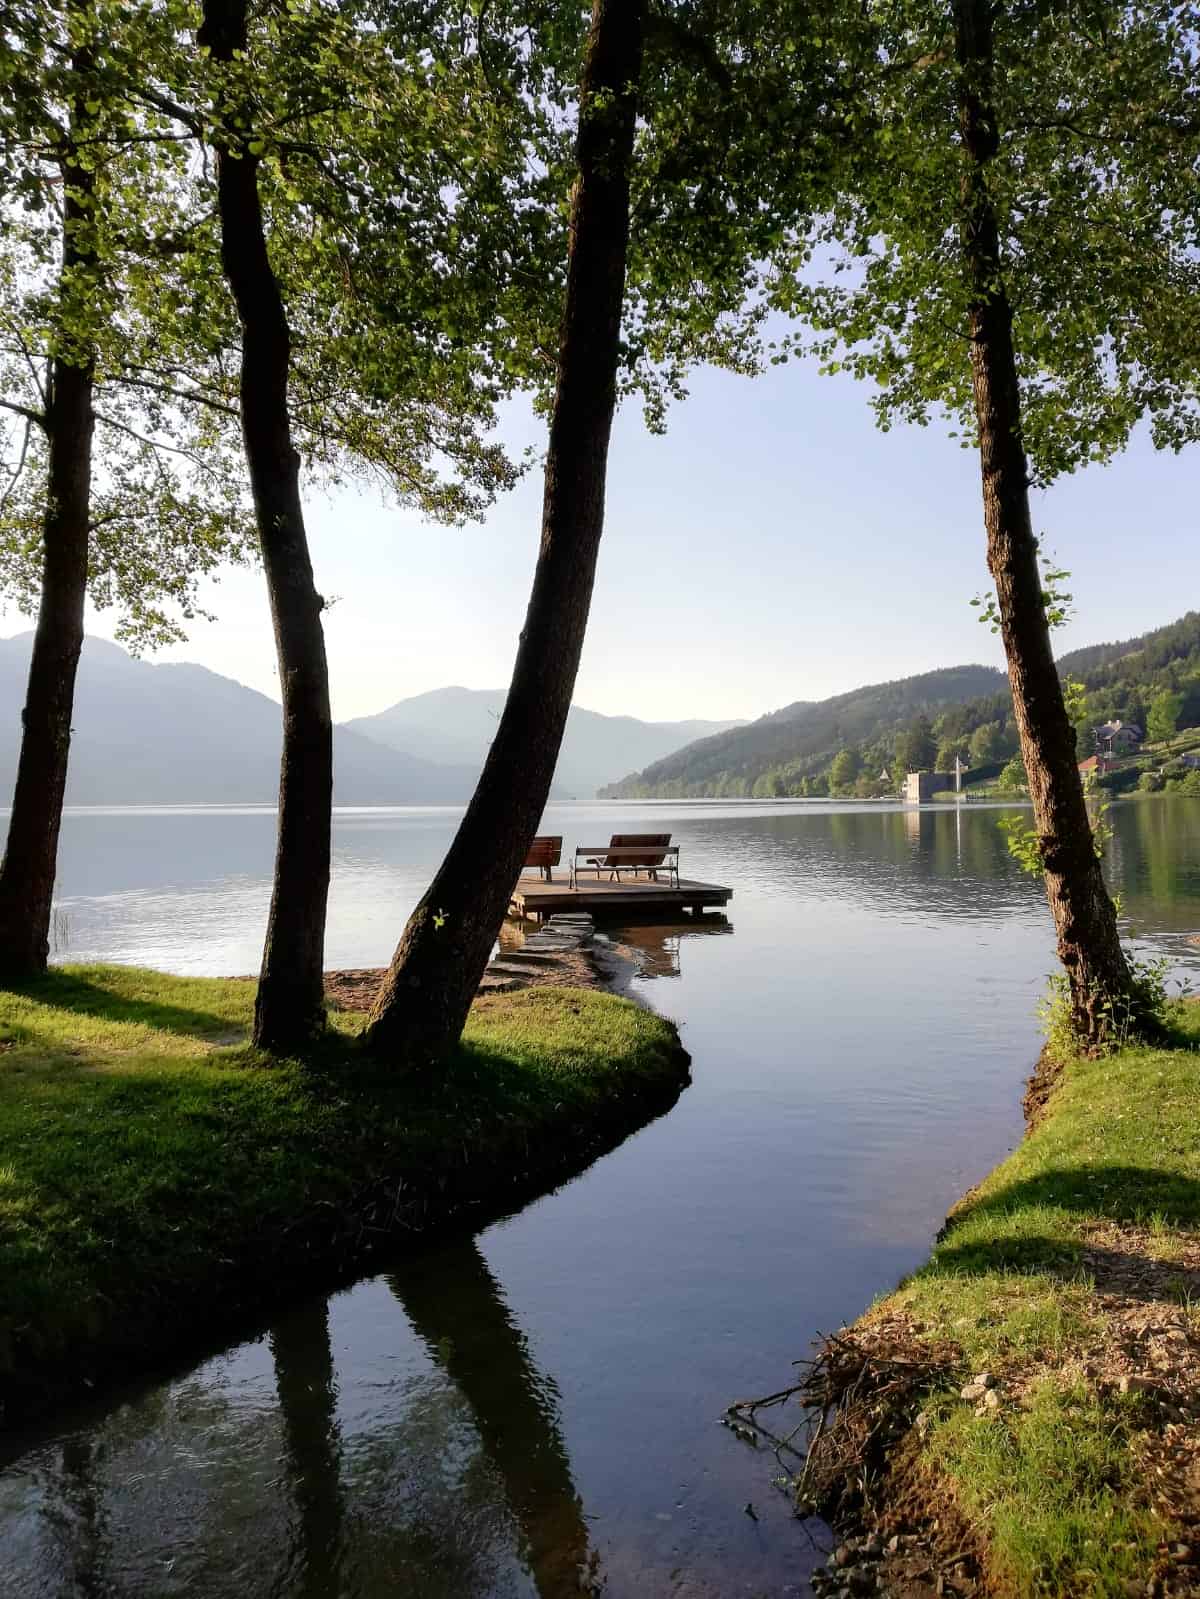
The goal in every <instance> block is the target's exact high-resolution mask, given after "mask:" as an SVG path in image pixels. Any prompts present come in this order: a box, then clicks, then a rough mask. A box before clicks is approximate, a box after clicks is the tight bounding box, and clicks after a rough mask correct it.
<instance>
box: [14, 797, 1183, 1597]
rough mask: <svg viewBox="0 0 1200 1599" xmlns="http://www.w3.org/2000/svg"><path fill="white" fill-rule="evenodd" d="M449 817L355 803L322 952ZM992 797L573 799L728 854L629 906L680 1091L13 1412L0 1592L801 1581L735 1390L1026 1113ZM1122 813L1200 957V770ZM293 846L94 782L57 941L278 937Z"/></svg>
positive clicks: (1026, 976) (210, 956) (578, 811)
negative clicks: (161, 1362) (268, 1305)
mask: <svg viewBox="0 0 1200 1599" xmlns="http://www.w3.org/2000/svg"><path fill="white" fill-rule="evenodd" d="M457 814H458V813H457V812H455V811H450V810H416V809H413V810H373V811H340V812H338V814H337V816H336V820H335V831H334V881H333V892H332V898H331V906H330V919H329V936H328V946H327V954H328V961H327V964H328V965H329V966H331V967H335V966H371V965H381V964H383V963H385V962H386V960H387V959H388V957H389V955H390V952H391V949H392V945H393V944H394V942H395V940H396V937H397V935H398V934H399V931H400V929H401V926H402V924H403V920H404V916H405V914H406V912H407V910H408V909H409V908H410V906H411V905H412V904H413V903H414V901H415V900H416V898H417V896H418V895H419V893H420V892H421V890H422V889H423V887H424V886H425V883H426V881H427V880H428V877H429V875H430V873H431V872H432V870H433V868H434V866H435V865H436V863H437V861H438V860H439V859H440V857H441V854H442V852H443V850H444V848H445V846H446V844H447V842H448V840H449V837H450V835H451V832H452V830H453V827H454V824H455V821H456V819H457ZM1002 814H1003V813H1002V812H1001V811H999V810H997V809H994V808H990V807H987V806H983V805H974V804H972V805H965V806H961V807H955V806H954V805H938V806H932V807H929V808H926V809H923V810H920V811H917V810H914V809H903V810H902V809H900V808H899V807H896V806H892V805H882V804H873V805H858V806H851V805H842V806H839V805H837V804H827V803H823V802H808V803H794V804H761V805H759V804H740V805H730V804H720V803H702V802H699V803H682V802H681V803H678V804H672V803H667V802H664V803H661V804H656V805H638V804H611V805H599V804H597V805H592V806H561V807H555V808H553V809H552V810H551V811H550V812H549V813H548V814H547V817H546V820H545V824H544V828H545V830H546V831H551V832H555V833H562V834H563V835H564V843H565V845H566V847H567V848H571V847H572V846H573V845H574V844H575V843H576V842H592V841H593V839H592V835H595V836H597V837H604V836H607V834H608V832H612V831H638V830H644V831H649V830H654V831H658V830H660V829H661V830H664V831H665V830H666V829H667V828H670V829H671V831H672V832H673V834H674V836H675V839H676V841H677V842H678V843H679V844H680V846H681V867H682V870H683V873H684V875H685V876H689V877H698V878H702V879H707V880H709V881H714V882H721V883H727V884H729V885H731V886H732V887H733V889H734V899H733V901H732V903H731V905H730V907H729V913H728V916H727V917H725V918H711V919H708V920H706V921H705V922H704V923H702V924H698V925H696V926H687V925H685V926H682V927H654V926H646V925H642V926H637V927H632V928H625V929H616V930H612V931H614V933H615V934H616V936H619V937H620V938H621V939H622V941H623V942H625V943H628V944H631V945H634V946H636V948H637V949H638V950H639V952H640V958H641V961H642V973H641V975H640V976H639V977H638V978H637V979H636V981H635V989H636V991H637V992H638V993H639V994H640V996H641V997H643V998H644V999H645V1000H646V1001H647V1002H648V1003H649V1004H651V1005H652V1006H654V1007H655V1008H656V1009H658V1010H660V1011H662V1012H663V1013H665V1014H667V1015H670V1016H672V1017H674V1018H676V1019H677V1020H678V1022H679V1023H680V1027H681V1032H682V1035H683V1039H684V1042H685V1044H686V1046H687V1048H688V1049H689V1050H690V1052H691V1054H692V1057H693V1065H692V1072H693V1082H692V1085H691V1086H690V1087H689V1088H688V1089H687V1090H686V1091H685V1092H684V1094H683V1096H682V1098H681V1099H680V1100H679V1102H678V1104H677V1105H676V1106H675V1107H674V1109H673V1110H672V1111H671V1112H670V1113H669V1114H668V1115H666V1116H664V1117H661V1118H660V1119H659V1120H658V1121H656V1122H654V1123H652V1124H651V1125H650V1126H648V1127H646V1128H645V1129H644V1130H643V1131H642V1132H640V1133H639V1134H637V1135H636V1136H635V1137H633V1138H630V1139H629V1140H627V1141H626V1142H625V1143H624V1144H623V1145H622V1146H621V1148H619V1149H618V1150H616V1151H615V1152H614V1153H613V1154H611V1155H609V1156H607V1157H605V1158H604V1159H602V1160H600V1161H599V1162H597V1163H596V1164H595V1165H594V1166H593V1167H591V1168H590V1169H589V1170H588V1171H587V1172H586V1173H585V1174H584V1175H583V1176H581V1177H579V1178H578V1179H576V1180H575V1181H573V1182H571V1183H569V1184H567V1185H566V1186H565V1187H563V1188H561V1189H559V1190H558V1191H557V1192H555V1193H553V1194H550V1195H547V1196H545V1197H544V1198H542V1199H541V1200H539V1201H537V1202H536V1203H534V1204H532V1205H530V1206H528V1207H527V1208H526V1209H524V1210H523V1211H521V1212H520V1213H519V1214H518V1215H515V1216H512V1217H509V1218H508V1219H506V1220H503V1221H500V1222H498V1223H497V1224H495V1225H493V1226H490V1227H488V1228H486V1229H485V1230H484V1231H483V1232H482V1233H481V1234H480V1235H479V1236H478V1237H477V1238H475V1239H474V1240H469V1241H461V1240H460V1241H456V1242H453V1243H448V1244H445V1245H442V1246H439V1247H435V1248H431V1249H426V1250H424V1251H423V1252H422V1253H420V1254H419V1255H417V1256H415V1257H414V1256H408V1257H406V1258H404V1259H397V1261H396V1262H395V1263H394V1266H393V1269H391V1270H389V1271H386V1272H382V1273H378V1274H376V1275H373V1276H371V1277H370V1278H368V1279H365V1280H364V1281H362V1282H360V1283H358V1284H357V1285H355V1286H353V1287H351V1288H348V1289H346V1290H343V1291H339V1292H337V1293H334V1294H333V1295H331V1296H318V1297H315V1298H313V1299H311V1300H310V1301H308V1302H306V1303H301V1304H297V1305H292V1306H288V1307H287V1309H286V1310H285V1311H284V1312H283V1313H281V1314H280V1315H279V1316H278V1317H277V1318H276V1319H274V1320H272V1321H269V1322H266V1323H264V1325H263V1326H262V1328H261V1330H260V1334H259V1336H257V1337H254V1338H252V1339H250V1340H248V1341H246V1342H243V1343H241V1344H239V1345H237V1346H236V1347H234V1348H229V1349H221V1350H213V1351H211V1352H210V1354H209V1356H208V1358H206V1359H202V1360H198V1361H196V1362H194V1363H193V1364H192V1365H191V1366H190V1368H188V1369H185V1370H181V1371H179V1372H177V1373H176V1374H175V1375H174V1376H172V1377H171V1378H169V1379H159V1380H156V1381H154V1382H152V1383H146V1382H141V1383H138V1382H137V1381H135V1380H133V1375H132V1374H131V1382H130V1385H129V1387H128V1388H127V1389H126V1390H125V1391H123V1392H120V1393H118V1394H109V1395H108V1396H106V1398H105V1400H104V1401H103V1402H102V1403H100V1402H98V1403H96V1404H94V1405H92V1406H90V1407H83V1408H81V1409H79V1410H78V1411H76V1412H74V1413H72V1414H70V1415H64V1416H61V1417H59V1418H57V1420H56V1421H55V1422H54V1423H52V1424H50V1425H49V1426H46V1427H43V1428H42V1429H40V1430H39V1431H37V1432H35V1433H31V1434H30V1435H28V1436H27V1437H23V1438H21V1439H18V1440H10V1442H9V1445H8V1447H7V1451H6V1452H5V1453H3V1454H0V1468H2V1469H0V1546H2V1548H3V1557H2V1559H3V1566H2V1569H0V1590H2V1592H3V1594H4V1595H5V1596H6V1599H8V1596H13V1599H18V1596H19V1599H32V1596H35V1595H36V1596H46V1599H51V1596H53V1599H72V1596H80V1599H83V1596H88V1599H96V1596H113V1599H117V1596H119V1599H131V1596H146V1599H171V1596H177V1595H178V1596H182V1595H188V1596H197V1595H199V1596H208V1595H213V1596H223V1595H227V1594H237V1595H239V1596H244V1599H258V1596H268V1595H270V1596H278V1599H293V1596H305V1599H320V1596H327V1595H328V1596H332V1595H339V1596H342V1595H345V1596H350V1595H353V1596H362V1599H374V1596H377V1595H378V1596H383V1595H395V1594H400V1593H403V1594H411V1595H414V1596H417V1599H443V1596H444V1599H476V1596H491V1595H502V1596H510V1595H511V1596H524V1595H539V1596H541V1599H561V1596H565V1595H568V1594H575V1593H579V1592H594V1593H599V1592H601V1591H602V1592H603V1593H604V1594H606V1595H608V1596H609V1599H625V1596H635V1595H636V1596H656V1595H660V1594H662V1595H671V1596H674V1599H717V1596H721V1599H726V1596H732V1595H737V1596H747V1599H749V1596H767V1595H771V1596H774V1595H785V1594H800V1593H803V1592H806V1591H808V1584H807V1575H808V1572H809V1570H810V1569H811V1567H812V1565H813V1564H814V1563H815V1562H816V1561H817V1560H818V1559H820V1558H821V1553H820V1540H819V1537H818V1538H815V1539H813V1538H810V1536H809V1534H808V1532H807V1531H806V1529H805V1528H804V1527H802V1526H801V1525H800V1524H798V1523H797V1522H796V1521H795V1520H794V1519H793V1518H792V1517H791V1516H790V1514H789V1510H788V1504H787V1501H786V1498H785V1497H784V1496H783V1495H782V1494H781V1493H780V1492H779V1491H778V1489H777V1488H776V1487H775V1486H774V1485H773V1479H774V1478H775V1477H777V1476H778V1474H779V1468H778V1466H777V1465H776V1462H775V1460H774V1458H773V1457H772V1456H771V1455H770V1454H764V1453H758V1452H755V1451H754V1450H751V1449H749V1448H747V1447H746V1446H745V1445H743V1444H742V1443H740V1442H739V1441H738V1440H737V1439H736V1438H735V1437H733V1436H732V1434H730V1433H729V1432H728V1431H727V1430H726V1429H725V1428H723V1427H722V1426H720V1424H719V1418H720V1416H721V1413H722V1410H723V1409H724V1407H725V1405H726V1404H728V1403H729V1402H730V1400H732V1399H735V1398H740V1397H745V1396H747V1395H751V1394H756V1393H763V1392H766V1391H769V1390H773V1389H776V1388H779V1387H781V1386H784V1385H785V1384H786V1383H787V1382H788V1381H789V1380H790V1376H791V1364H790V1363H791V1362H792V1361H793V1360H796V1359H798V1358H800V1357H802V1356H804V1355H805V1354H806V1352H807V1351H808V1348H809V1345H810V1343H811V1341H812V1339H813V1338H814V1337H815V1336H816V1335H817V1334H818V1333H820V1332H822V1331H827V1330H830V1329H832V1328H835V1327H836V1326H838V1325H839V1324H840V1323H841V1322H843V1321H844V1320H846V1319H849V1318H853V1317H854V1316H855V1315H857V1314H858V1313H859V1312H860V1311H861V1310H862V1309H863V1308H864V1307H865V1306H866V1305H867V1304H868V1303H869V1302H870V1301H871V1299H872V1298H873V1297H874V1296H875V1295H877V1294H879V1293H881V1292H883V1291H885V1290H886V1289H888V1288H889V1287H890V1286H891V1285H892V1284H894V1282H895V1281H896V1279H897V1278H898V1277H900V1276H901V1275H902V1274H903V1273H904V1272H906V1271H907V1270H909V1269H911V1268H912V1267H914V1266H915V1265H916V1264H917V1263H918V1262H920V1261H921V1260H922V1258H923V1257H924V1255H925V1254H926V1252H927V1250H928V1247H929V1244H930V1241H931V1239H932V1236H933V1234H934V1232H935V1231H936V1229H937V1227H938V1225H939V1224H940V1222H941V1220H942V1218H943V1216H944V1214H945V1212H946V1210H947V1208H948V1207H949V1205H950V1204H951V1203H952V1202H953V1201H954V1200H955V1199H956V1198H957V1197H958V1195H959V1194H961V1192H962V1191H963V1190H964V1189H965V1188H966V1187H968V1186H969V1185H970V1184H971V1183H973V1182H975V1181H977V1180H978V1179H979V1178H980V1177H981V1176H982V1175H983V1174H984V1173H985V1172H986V1171H987V1170H988V1169H989V1167H991V1166H992V1165H993V1164H995V1162H996V1161H997V1160H998V1159H1000V1158H1001V1157H1002V1156H1003V1155H1004V1154H1005V1152H1006V1151H1007V1150H1008V1149H1009V1148H1011V1147H1012V1146H1013V1144H1015V1142H1016V1141H1017V1140H1018V1139H1019V1138H1020V1136H1021V1131H1022V1124H1021V1114H1020V1098H1021V1091H1022V1085H1023V1079H1024V1077H1025V1076H1026V1075H1027V1073H1028V1072H1029V1070H1030V1069H1031V1067H1032V1065H1033V1062H1034V1059H1035V1056H1036V1054H1037V1050H1038V1047H1039V1036H1038V1030H1037V1023H1036V1017H1035V1010H1036V1006H1037V1003H1038V1000H1039V997H1040V995H1041V994H1042V992H1043V991H1044V988H1045V979H1046V976H1047V974H1048V973H1049V972H1050V971H1051V969H1052V967H1053V937H1052V929H1051V925H1050V921H1049V916H1048V913H1047V911H1046V907H1045V903H1044V900H1043V898H1042V893H1041V889H1040V887H1039V885H1038V884H1037V883H1035V882H1033V881H1032V880H1030V879H1028V878H1026V877H1024V876H1022V874H1021V873H1020V872H1019V870H1018V869H1017V867H1016V866H1015V864H1014V863H1013V862H1012V861H1011V860H1010V858H1009V856H1008V854H1007V851H1006V849H1005V845H1004V840H1003V837H1002V836H1001V834H1000V832H999V830H998V828H997V825H996V824H997V820H998V818H999V816H1000V815H1002ZM1112 819H1113V823H1114V829H1115V831H1114V837H1113V840H1112V842H1111V844H1110V846H1109V875H1110V880H1111V882H1112V885H1113V887H1114V888H1116V889H1119V890H1120V891H1121V893H1122V895H1123V904H1124V910H1125V912H1126V914H1127V915H1128V916H1129V918H1130V920H1131V921H1132V923H1133V924H1134V925H1135V927H1136V932H1137V936H1138V938H1139V941H1140V943H1141V945H1142V946H1143V947H1145V948H1146V949H1147V950H1150V951H1154V952H1162V953H1165V954H1166V955H1167V956H1168V957H1169V958H1170V960H1171V961H1172V963H1173V965H1174V968H1175V970H1176V972H1177V974H1178V975H1179V976H1180V977H1186V975H1187V974H1188V973H1189V972H1190V973H1194V974H1195V975H1196V976H1197V978H1198V979H1200V948H1197V947H1196V946H1194V945H1192V944H1190V943H1189V941H1188V938H1189V935H1191V934H1194V933H1195V932H1196V931H1197V929H1198V928H1200V804H1197V803H1196V802H1195V801H1190V800H1183V799H1175V800H1157V799H1152V800H1147V801H1144V802H1141V801H1139V802H1134V803H1130V804H1125V805H1118V806H1116V807H1115V808H1114V810H1113V813H1112ZM273 847H274V816H273V813H271V812H270V811H265V810H250V809H247V810H184V809H171V810H155V811H128V810H127V811H117V810H112V811H101V810H90V811H75V812H69V813H68V815H67V817H66V819H65V822H64V827H63V836H62V856H61V872H60V899H59V905H58V913H57V915H56V918H55V933H56V941H57V944H56V951H55V958H56V959H67V960H89V959H104V960H113V961H128V962H140V963H144V964H148V965H154V966H159V967H164V968H169V969H171V970H175V971H184V972H196V973H212V974H227V973H237V972H250V971H253V970H255V969H256V968H257V965H258V959H259V953H260V939H261V936H262V929H263V925H264V922H265V917H266V909H267V901H268V895H269V873H270V867H271V860H272V852H273ZM747 1505H750V1506H752V1507H753V1511H754V1515H753V1516H752V1515H750V1514H748V1513H747V1511H746V1506H747Z"/></svg>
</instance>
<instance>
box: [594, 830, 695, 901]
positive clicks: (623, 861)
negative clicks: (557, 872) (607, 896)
mask: <svg viewBox="0 0 1200 1599" xmlns="http://www.w3.org/2000/svg"><path fill="white" fill-rule="evenodd" d="M660 871H665V872H666V874H667V880H668V882H669V883H670V884H671V885H672V887H675V888H677V887H678V886H679V845H678V844H672V842H671V835H670V833H614V834H613V836H612V838H611V839H610V840H609V842H608V843H607V844H580V845H579V847H578V848H577V849H576V851H575V860H574V863H573V865H572V868H571V882H572V884H574V882H575V880H576V879H577V878H578V876H579V874H580V872H595V874H596V876H597V878H598V877H599V876H600V874H601V872H607V873H608V876H609V881H610V882H612V881H614V880H615V881H616V882H618V883H619V882H620V881H621V873H622V872H631V873H632V874H633V875H634V876H635V877H636V876H637V874H638V873H639V872H645V873H646V874H647V876H648V877H649V878H650V880H651V882H654V883H657V882H658V874H659V872H660Z"/></svg>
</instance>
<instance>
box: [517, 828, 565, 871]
mask: <svg viewBox="0 0 1200 1599" xmlns="http://www.w3.org/2000/svg"><path fill="white" fill-rule="evenodd" d="M561 860H562V834H561V833H560V834H559V836H558V837H557V838H553V837H551V836H550V835H546V836H545V837H542V838H535V839H534V841H533V843H532V844H531V845H530V846H529V854H528V855H526V857H525V864H526V866H557V865H558V863H559V861H561Z"/></svg>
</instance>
